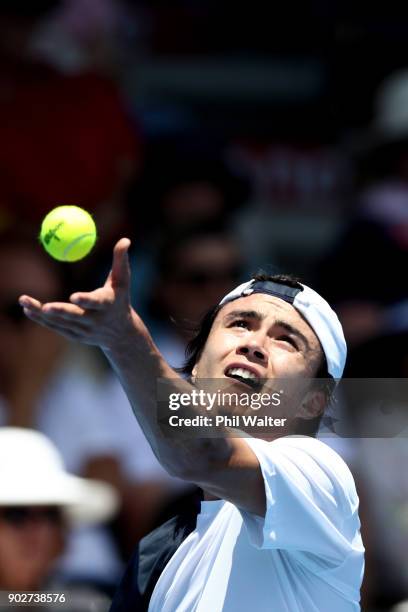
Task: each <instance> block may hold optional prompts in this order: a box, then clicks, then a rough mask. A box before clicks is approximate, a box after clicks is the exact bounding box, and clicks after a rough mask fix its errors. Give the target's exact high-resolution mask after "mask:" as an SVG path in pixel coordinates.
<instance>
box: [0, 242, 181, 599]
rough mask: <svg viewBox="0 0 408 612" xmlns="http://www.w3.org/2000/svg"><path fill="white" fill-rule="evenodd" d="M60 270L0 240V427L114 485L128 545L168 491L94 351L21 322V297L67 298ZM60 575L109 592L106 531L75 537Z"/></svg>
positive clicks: (111, 546) (111, 568)
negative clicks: (25, 433) (46, 441)
mask: <svg viewBox="0 0 408 612" xmlns="http://www.w3.org/2000/svg"><path fill="white" fill-rule="evenodd" d="M61 270H64V271H66V270H67V268H66V267H65V268H64V267H63V264H56V262H53V261H52V260H50V259H49V258H48V257H47V256H46V255H45V254H43V253H42V251H41V248H40V246H39V245H35V244H32V243H31V242H28V241H26V240H22V239H19V238H18V236H16V235H14V234H13V235H11V236H9V237H8V238H7V237H6V236H5V235H3V236H2V240H1V241H0V345H1V346H2V347H4V350H3V351H1V352H0V425H14V426H19V427H28V428H35V429H38V430H40V431H42V432H43V433H45V434H46V435H47V436H48V437H49V438H50V439H51V440H52V441H53V442H54V443H55V444H56V446H57V447H58V449H59V451H60V452H61V454H62V456H63V458H64V462H65V464H66V466H67V468H68V469H69V470H70V471H72V472H74V473H77V474H82V475H84V476H89V477H94V478H100V479H102V480H106V481H108V482H110V483H111V484H112V485H113V486H115V488H116V489H117V491H118V492H119V494H120V500H121V513H120V515H119V518H118V521H119V527H120V530H121V531H122V532H123V539H124V540H125V541H127V542H128V545H129V546H130V545H131V544H135V542H136V541H137V540H138V539H139V538H140V537H141V536H142V535H143V534H144V533H146V532H147V531H148V530H149V528H150V527H151V526H152V524H153V523H154V518H155V515H156V513H158V512H159V511H160V510H161V507H162V504H163V502H164V500H165V499H166V498H167V496H168V495H169V491H170V486H169V485H168V479H167V480H166V478H164V477H163V471H162V472H161V473H160V472H159V470H157V469H156V471H155V466H156V465H157V460H156V459H155V458H154V456H153V454H152V453H151V452H149V450H150V449H149V450H148V451H147V450H146V449H148V444H147V442H146V441H145V439H144V437H143V435H142V434H141V432H140V429H139V427H138V425H137V423H136V420H135V419H134V418H133V415H131V413H130V407H129V403H128V401H127V400H126V398H125V397H124V395H122V396H120V395H119V394H118V393H117V392H116V393H115V385H116V386H119V383H118V382H115V383H109V389H110V392H109V393H107V392H106V391H107V387H106V385H107V384H108V383H107V382H106V381H107V379H106V378H105V376H104V371H103V370H101V368H100V366H99V362H96V361H95V357H94V355H95V353H94V352H92V349H89V350H86V348H85V350H84V349H79V348H78V347H76V346H74V345H72V344H71V343H69V342H68V341H66V340H65V339H63V338H61V337H60V336H58V335H57V334H54V333H52V332H50V331H49V330H47V329H45V328H42V327H40V326H38V325H35V324H33V323H32V322H30V321H28V320H27V319H26V318H25V317H23V315H22V312H21V309H20V307H19V306H18V304H17V298H18V296H19V295H21V294H22V293H25V292H29V293H32V294H33V295H36V296H38V297H39V299H40V300H44V301H50V300H52V301H55V300H58V299H62V298H64V299H66V297H67V296H66V295H65V292H68V288H67V287H65V286H64V285H63V284H62V279H61ZM6 347H7V349H6ZM112 401H114V402H115V404H114V406H113V405H112V403H111V402H112ZM123 423H126V425H124V424H123ZM124 432H126V433H124ZM124 435H125V440H124V439H123V437H122V438H121V436H124ZM130 438H132V440H133V445H131V444H130V443H128V440H129V439H130ZM136 440H138V442H137V443H136V442H135V441H136ZM119 449H120V450H119ZM138 462H139V463H140V464H141V466H144V467H141V468H140V472H142V473H143V472H145V475H144V477H143V478H140V480H139V479H138V477H137V473H136V472H135V470H133V472H132V473H130V471H129V470H128V468H127V464H131V465H134V464H137V463H138ZM63 568H64V571H65V572H66V574H69V575H71V576H76V577H77V578H78V579H79V578H81V577H82V579H83V580H88V581H92V582H94V583H95V584H100V585H101V586H102V587H103V588H105V587H106V589H107V590H109V589H110V588H113V587H114V586H115V582H116V579H117V578H118V577H119V575H120V572H121V569H122V561H121V558H120V555H119V553H118V550H117V547H116V545H115V541H114V538H113V537H112V535H111V533H110V531H109V530H107V529H106V528H104V529H103V528H101V527H92V528H91V527H90V528H83V529H81V530H75V531H73V532H72V534H71V536H70V541H69V543H68V547H67V549H66V555H65V558H64V564H63Z"/></svg>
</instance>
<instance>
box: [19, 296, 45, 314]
mask: <svg viewBox="0 0 408 612" xmlns="http://www.w3.org/2000/svg"><path fill="white" fill-rule="evenodd" d="M18 302H19V304H20V306H22V307H23V308H32V309H33V310H38V309H41V306H42V304H41V302H39V301H38V300H35V299H34V298H32V297H30V296H29V295H21V296H20V297H19V298H18Z"/></svg>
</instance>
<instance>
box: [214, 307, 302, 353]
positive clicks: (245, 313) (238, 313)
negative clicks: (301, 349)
mask: <svg viewBox="0 0 408 612" xmlns="http://www.w3.org/2000/svg"><path fill="white" fill-rule="evenodd" d="M239 318H242V319H252V320H255V321H259V322H260V321H263V320H264V319H265V318H266V315H264V314H262V313H261V312H258V311H257V310H232V311H231V312H229V313H228V314H227V315H226V316H225V317H224V324H228V323H229V322H230V321H232V320H234V319H239ZM274 325H277V326H278V327H282V328H283V329H284V330H285V331H287V332H288V333H289V334H292V335H293V336H296V337H297V338H299V339H300V340H301V341H302V342H303V344H304V345H305V347H306V349H307V350H308V351H310V343H309V340H308V339H307V338H306V336H305V335H304V334H302V332H301V331H299V330H298V329H297V328H296V327H294V326H293V325H291V324H290V323H288V322H287V321H283V320H282V319H276V320H275V322H274Z"/></svg>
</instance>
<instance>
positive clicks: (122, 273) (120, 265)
mask: <svg viewBox="0 0 408 612" xmlns="http://www.w3.org/2000/svg"><path fill="white" fill-rule="evenodd" d="M129 247H130V240H129V238H121V239H120V240H119V241H118V242H117V243H116V245H115V248H114V249H113V261H112V270H111V272H110V275H109V277H108V280H109V282H110V284H111V286H112V287H113V288H114V289H126V290H127V289H128V288H129V282H130V265H129V256H128V250H129Z"/></svg>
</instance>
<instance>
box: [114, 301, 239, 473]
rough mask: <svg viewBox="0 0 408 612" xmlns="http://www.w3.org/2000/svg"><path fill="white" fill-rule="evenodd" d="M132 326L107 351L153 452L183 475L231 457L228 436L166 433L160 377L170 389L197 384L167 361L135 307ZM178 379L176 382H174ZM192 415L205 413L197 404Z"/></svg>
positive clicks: (187, 391)
mask: <svg viewBox="0 0 408 612" xmlns="http://www.w3.org/2000/svg"><path fill="white" fill-rule="evenodd" d="M131 323H132V324H131V326H130V328H129V330H128V333H127V334H126V335H123V337H122V338H121V339H117V340H116V341H115V343H113V344H112V345H111V346H110V347H109V348H106V347H104V348H103V352H104V354H105V355H106V357H107V359H108V361H109V363H110V364H111V366H112V368H113V370H114V372H115V373H116V375H117V377H118V378H119V380H120V382H121V384H122V387H123V389H124V390H125V393H126V395H127V397H128V399H129V402H130V404H131V406H132V410H133V412H134V414H135V417H136V418H137V420H138V422H139V425H140V426H141V428H142V430H143V432H144V434H145V436H146V438H147V440H148V442H149V444H150V446H151V447H152V450H153V452H154V453H155V455H156V457H157V458H158V460H159V461H160V462H161V464H162V465H163V466H164V468H165V469H167V470H168V471H169V472H170V473H173V474H175V475H177V476H180V477H183V476H184V475H186V474H188V473H189V472H190V470H191V467H192V466H194V469H198V470H200V469H202V470H206V469H208V466H209V465H211V464H212V465H213V464H216V463H217V462H220V463H224V462H226V461H228V457H229V454H230V452H231V445H230V443H229V441H228V439H227V438H225V439H224V438H215V439H209V438H199V437H193V436H192V437H191V438H189V439H176V438H170V437H164V436H163V433H162V431H161V429H160V425H159V422H158V404H157V394H158V387H157V384H158V379H166V384H167V388H168V392H169V393H171V392H173V391H174V392H177V393H180V392H186V393H189V392H190V391H191V390H192V389H193V386H192V385H191V384H190V383H189V382H188V381H186V380H183V379H182V378H181V377H180V376H179V375H178V374H177V373H176V372H175V371H174V370H173V369H172V368H171V367H170V366H169V365H168V363H167V362H166V361H165V359H164V358H163V356H162V355H161V353H160V351H159V350H158V348H157V347H156V345H155V344H154V342H153V340H152V338H151V336H150V334H149V332H148V330H147V328H146V326H145V325H144V323H143V322H142V321H141V319H140V317H139V316H138V315H137V314H136V313H135V312H134V311H132V321H131ZM172 380H173V381H174V385H173V384H172ZM188 410H189V416H191V417H194V416H195V415H196V414H197V415H199V414H202V411H201V412H199V411H198V409H197V408H196V407H194V406H191V407H189V408H188Z"/></svg>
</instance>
